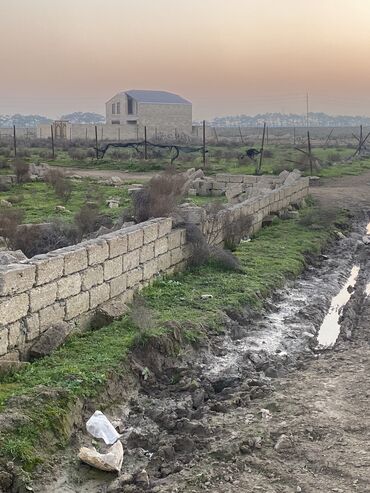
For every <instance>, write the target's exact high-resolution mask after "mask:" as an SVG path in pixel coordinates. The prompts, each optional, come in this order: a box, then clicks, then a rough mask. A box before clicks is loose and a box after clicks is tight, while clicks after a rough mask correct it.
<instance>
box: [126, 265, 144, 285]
mask: <svg viewBox="0 0 370 493" xmlns="http://www.w3.org/2000/svg"><path fill="white" fill-rule="evenodd" d="M147 263H149V262H147ZM142 280H143V267H142V266H140V267H137V268H136V269H133V270H130V271H129V272H127V280H126V282H127V287H128V288H131V287H133V286H135V284H138V283H139V282H141V281H142Z"/></svg>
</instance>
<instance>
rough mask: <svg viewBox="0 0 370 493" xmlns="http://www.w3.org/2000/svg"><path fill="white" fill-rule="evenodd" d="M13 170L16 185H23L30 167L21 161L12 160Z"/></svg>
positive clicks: (27, 177)
mask: <svg viewBox="0 0 370 493" xmlns="http://www.w3.org/2000/svg"><path fill="white" fill-rule="evenodd" d="M13 168H14V171H15V174H16V177H17V183H24V182H26V181H27V180H28V179H29V172H30V165H29V164H28V163H27V162H26V161H23V160H22V159H18V158H16V159H14V161H13Z"/></svg>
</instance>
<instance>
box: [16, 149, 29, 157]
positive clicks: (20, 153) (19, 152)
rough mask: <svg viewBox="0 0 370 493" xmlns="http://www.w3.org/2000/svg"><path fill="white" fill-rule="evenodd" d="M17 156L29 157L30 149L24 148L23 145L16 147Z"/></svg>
mask: <svg viewBox="0 0 370 493" xmlns="http://www.w3.org/2000/svg"><path fill="white" fill-rule="evenodd" d="M17 157H18V158H25V157H31V151H30V150H29V149H25V148H24V147H21V148H18V149H17Z"/></svg>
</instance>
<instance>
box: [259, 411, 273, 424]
mask: <svg viewBox="0 0 370 493" xmlns="http://www.w3.org/2000/svg"><path fill="white" fill-rule="evenodd" d="M260 414H261V418H262V420H263V421H270V419H271V418H272V414H271V412H270V411H269V409H261V410H260Z"/></svg>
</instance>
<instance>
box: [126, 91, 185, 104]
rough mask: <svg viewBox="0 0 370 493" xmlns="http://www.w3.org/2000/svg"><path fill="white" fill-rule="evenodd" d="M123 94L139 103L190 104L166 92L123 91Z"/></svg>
mask: <svg viewBox="0 0 370 493" xmlns="http://www.w3.org/2000/svg"><path fill="white" fill-rule="evenodd" d="M124 94H126V95H127V96H131V97H132V98H133V99H135V100H136V101H138V102H139V103H157V104H191V103H190V101H188V100H186V99H184V98H182V97H181V96H178V95H177V94H173V93H172V92H166V91H146V90H142V89H132V90H130V91H124Z"/></svg>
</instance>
